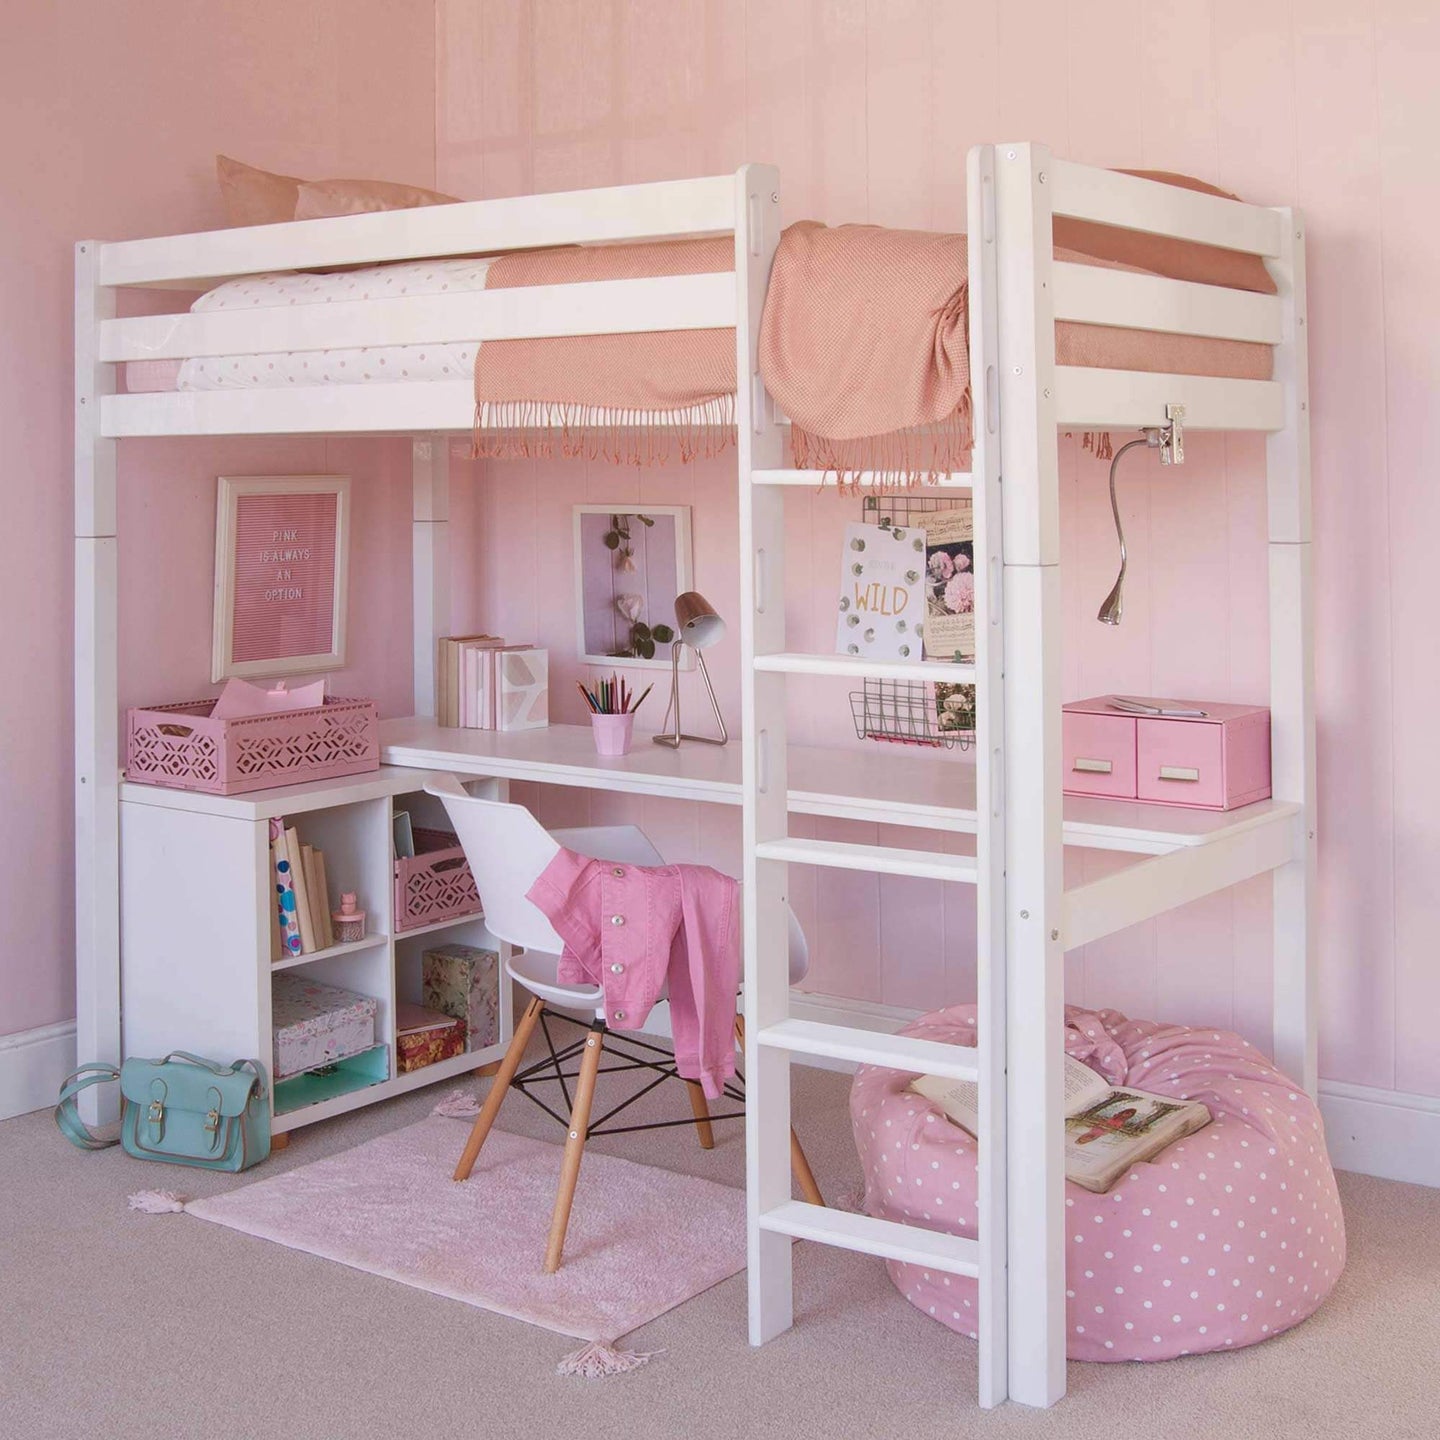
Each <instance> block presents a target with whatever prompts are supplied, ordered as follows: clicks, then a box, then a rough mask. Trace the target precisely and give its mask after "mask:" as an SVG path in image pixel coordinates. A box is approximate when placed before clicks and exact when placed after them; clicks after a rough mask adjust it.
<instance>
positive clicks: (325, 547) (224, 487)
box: [210, 475, 350, 681]
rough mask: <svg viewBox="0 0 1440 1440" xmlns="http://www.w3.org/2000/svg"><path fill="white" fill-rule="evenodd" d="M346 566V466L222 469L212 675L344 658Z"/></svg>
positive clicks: (247, 674) (309, 669)
mask: <svg viewBox="0 0 1440 1440" xmlns="http://www.w3.org/2000/svg"><path fill="white" fill-rule="evenodd" d="M266 502H270V503H268V504H267V503H266ZM349 572H350V479H349V477H348V476H345V475H222V476H220V477H219V480H218V483H217V486H216V507H215V604H214V619H213V629H212V639H211V660H210V679H211V680H212V681H218V680H226V679H229V678H230V677H231V676H238V677H240V678H242V679H255V678H257V677H261V676H264V677H273V676H282V675H311V674H315V673H317V672H320V671H327V670H338V669H341V668H343V667H344V665H345V660H346V628H347V627H346V616H347V611H348V600H349Z"/></svg>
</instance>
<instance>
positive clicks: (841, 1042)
mask: <svg viewBox="0 0 1440 1440" xmlns="http://www.w3.org/2000/svg"><path fill="white" fill-rule="evenodd" d="M758 1036H759V1041H760V1043H761V1044H762V1045H765V1046H768V1047H770V1048H771V1049H774V1050H788V1051H789V1052H790V1053H791V1054H792V1055H818V1056H821V1057H823V1058H825V1059H827V1060H849V1061H852V1062H854V1063H855V1064H857V1065H878V1066H880V1067H882V1068H883V1069H886V1070H902V1071H908V1072H911V1073H913V1074H915V1075H943V1076H945V1077H946V1078H947V1079H953V1080H976V1081H978V1080H979V1077H980V1057H979V1055H978V1054H977V1053H976V1052H975V1050H973V1049H972V1048H971V1047H970V1046H969V1045H947V1044H946V1043H945V1042H944V1041H943V1040H921V1039H919V1038H918V1037H917V1036H914V1035H887V1034H886V1033H885V1032H884V1031H883V1030H863V1029H860V1028H858V1027H856V1026H851V1025H825V1024H822V1023H821V1022H820V1021H818V1020H781V1021H779V1022H777V1023H776V1024H774V1025H767V1026H765V1027H764V1028H763V1029H762V1030H760V1031H759V1032H758Z"/></svg>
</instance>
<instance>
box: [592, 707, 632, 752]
mask: <svg viewBox="0 0 1440 1440" xmlns="http://www.w3.org/2000/svg"><path fill="white" fill-rule="evenodd" d="M590 728H591V729H592V730H593V731H594V732H595V753H596V754H597V755H628V754H629V753H630V737H631V735H632V734H633V733H634V730H635V716H634V715H633V714H628V715H592V716H591V717H590Z"/></svg>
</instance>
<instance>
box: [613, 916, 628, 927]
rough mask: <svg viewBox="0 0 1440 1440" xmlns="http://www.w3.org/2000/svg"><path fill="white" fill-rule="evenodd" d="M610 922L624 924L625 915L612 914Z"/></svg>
mask: <svg viewBox="0 0 1440 1440" xmlns="http://www.w3.org/2000/svg"><path fill="white" fill-rule="evenodd" d="M610 923H611V924H612V925H623V924H624V923H625V917H624V916H623V915H612V916H611V917H610Z"/></svg>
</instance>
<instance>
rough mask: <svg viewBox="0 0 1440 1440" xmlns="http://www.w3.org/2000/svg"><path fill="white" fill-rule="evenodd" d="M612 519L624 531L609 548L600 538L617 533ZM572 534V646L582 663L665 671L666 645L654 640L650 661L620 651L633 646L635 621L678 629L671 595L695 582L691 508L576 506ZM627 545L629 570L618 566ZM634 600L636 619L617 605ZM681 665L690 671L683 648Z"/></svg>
mask: <svg viewBox="0 0 1440 1440" xmlns="http://www.w3.org/2000/svg"><path fill="white" fill-rule="evenodd" d="M617 521H618V522H620V527H619V528H620V530H621V531H622V532H624V531H628V534H626V535H624V536H623V538H622V539H621V541H620V543H619V544H618V545H616V546H614V547H613V548H612V547H611V546H610V545H609V544H607V543H606V542H605V541H604V539H603V538H602V537H603V536H604V535H606V534H610V533H613V532H614V530H615V528H616V526H615V522H617ZM647 521H648V522H649V523H646V522H647ZM574 537H575V647H576V654H577V656H578V657H579V659H580V662H581V663H582V664H585V665H599V666H605V667H607V668H611V669H637V670H668V669H669V668H670V647H671V643H672V641H671V640H661V641H659V642H657V643H656V644H655V647H654V654H653V655H652V656H648V657H647V656H644V655H641V654H635V653H633V652H632V653H625V652H626V650H627V648H628V646H629V645H631V644H633V643H634V642H633V639H632V637H633V633H634V626H635V625H636V624H637V623H640V624H643V625H644V626H646V627H647V628H648V627H650V626H658V625H663V626H666V627H668V628H669V630H670V631H672V632H673V631H674V630H675V598H676V596H678V595H682V594H684V593H685V592H686V591H687V590H690V589H691V588H693V585H694V578H693V573H692V570H693V561H692V555H691V548H690V545H691V542H690V507H689V506H688V505H637V504H634V503H631V502H626V503H620V504H615V505H576V506H575V507H574ZM627 547H628V550H629V552H630V553H629V559H630V561H631V562H632V563H633V565H634V569H633V570H625V569H623V568H622V563H623V561H624V559H625V558H626V557H625V551H626V549H627ZM627 586H628V587H629V588H626V587H627ZM631 596H634V597H638V613H637V614H636V615H635V616H633V617H632V616H631V615H630V613H629V611H628V610H627V609H625V608H622V604H621V602H622V599H624V598H626V597H631ZM633 603H634V602H632V604H633ZM680 664H681V667H682V668H683V669H687V670H688V669H691V668H693V666H694V658H693V656H692V655H691V653H690V651H689V649H688V647H685V646H682V647H681V650H680Z"/></svg>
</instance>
